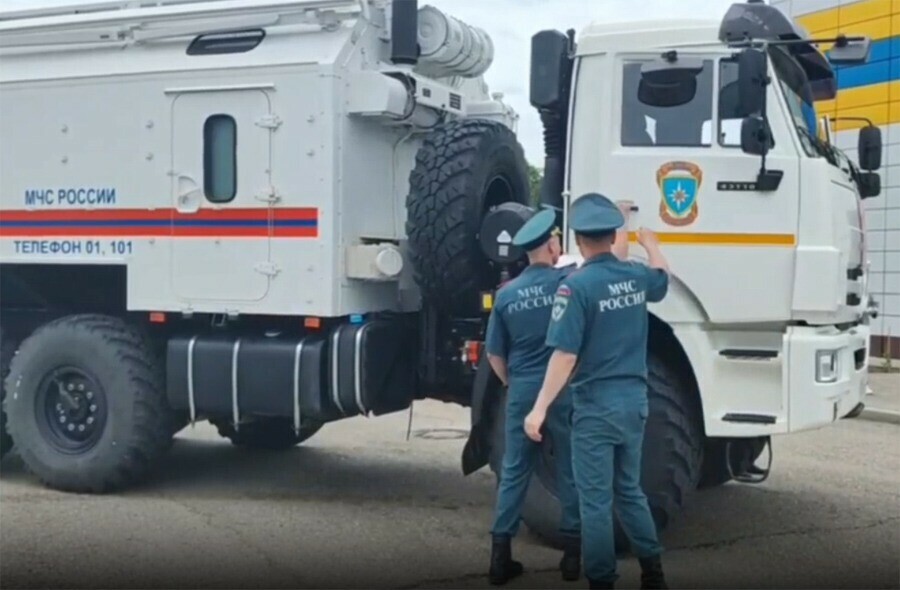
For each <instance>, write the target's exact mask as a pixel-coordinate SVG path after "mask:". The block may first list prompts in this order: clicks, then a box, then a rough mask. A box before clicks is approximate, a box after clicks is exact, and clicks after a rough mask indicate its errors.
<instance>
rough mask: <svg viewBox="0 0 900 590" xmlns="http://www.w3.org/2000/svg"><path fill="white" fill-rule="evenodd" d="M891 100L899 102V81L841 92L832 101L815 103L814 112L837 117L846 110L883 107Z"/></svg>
mask: <svg viewBox="0 0 900 590" xmlns="http://www.w3.org/2000/svg"><path fill="white" fill-rule="evenodd" d="M891 98H893V99H894V100H900V80H895V81H893V82H891V83H885V84H875V85H873V86H861V87H859V88H849V89H847V90H841V91H840V92H839V93H838V95H837V98H835V99H834V100H823V101H820V102H817V103H816V112H818V113H819V114H820V115H826V114H828V115H831V116H833V117H834V116H837V115H842V114H844V111H846V110H848V109H857V108H861V107H867V106H872V105H883V104H886V103H888V102H890V100H891Z"/></svg>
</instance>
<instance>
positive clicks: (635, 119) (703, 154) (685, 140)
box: [576, 55, 800, 322]
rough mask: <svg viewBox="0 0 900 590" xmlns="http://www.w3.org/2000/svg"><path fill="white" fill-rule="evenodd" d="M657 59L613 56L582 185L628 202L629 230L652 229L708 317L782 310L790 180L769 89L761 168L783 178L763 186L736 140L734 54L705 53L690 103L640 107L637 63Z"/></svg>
mask: <svg viewBox="0 0 900 590" xmlns="http://www.w3.org/2000/svg"><path fill="white" fill-rule="evenodd" d="M655 57H656V56H638V55H635V56H633V57H629V56H618V59H616V60H615V61H614V62H613V63H612V64H611V65H613V67H614V69H615V72H616V88H615V89H614V90H613V93H612V94H613V96H612V109H613V110H614V112H615V114H616V116H613V117H610V119H609V120H611V121H614V122H615V123H614V124H613V125H610V128H609V129H607V130H606V134H605V135H606V142H608V143H607V144H606V148H605V149H604V150H603V151H604V152H605V153H604V154H597V156H596V158H597V161H596V164H595V166H596V169H597V173H596V174H597V176H596V177H595V178H596V181H595V182H596V184H595V185H594V186H593V187H591V188H592V189H594V190H596V189H599V190H600V192H602V193H603V194H606V195H608V196H610V197H611V198H613V199H630V200H633V201H635V203H636V204H637V205H638V206H639V212H638V213H637V214H635V215H634V219H633V222H632V229H634V228H636V227H638V226H641V225H642V226H645V227H649V228H651V229H654V230H656V231H657V232H659V234H660V238H661V240H662V242H663V244H664V245H665V246H666V253H667V255H669V257H670V261H671V262H672V264H673V268H677V270H678V276H679V278H680V280H682V281H683V282H684V283H685V284H686V285H688V287H689V288H690V289H691V290H692V291H693V292H694V294H695V296H697V297H698V299H699V301H700V302H701V304H702V305H703V307H704V309H705V311H706V313H707V314H708V316H709V318H710V319H711V320H713V321H720V322H727V321H736V322H743V321H766V320H776V319H783V318H787V317H790V314H791V292H792V284H793V261H794V246H795V242H796V234H797V219H798V207H799V198H798V195H799V182H800V181H799V166H798V160H797V155H796V151H795V147H794V143H793V141H792V137H791V135H790V133H789V132H788V131H787V129H788V128H787V123H786V121H785V120H784V118H783V116H782V115H781V113H780V110H779V109H778V108H777V105H776V104H775V102H774V101H776V100H778V98H779V97H778V95H777V94H775V93H774V92H772V93H770V97H771V100H772V104H771V106H770V108H769V109H768V112H769V114H770V116H771V118H772V120H771V121H770V125H771V127H772V128H773V132H774V134H775V146H774V147H773V148H772V150H771V151H770V152H769V155H768V158H767V161H766V167H767V168H768V169H772V170H778V171H781V172H782V173H783V177H782V179H781V183H780V185H779V187H778V190H777V191H772V192H762V191H758V190H756V188H755V184H756V183H755V181H756V179H757V175H758V173H759V169H760V163H761V161H760V158H759V157H758V156H752V155H749V154H746V153H744V152H743V151H742V150H741V147H740V130H741V119H740V118H737V115H736V114H735V113H736V111H737V84H733V82H735V81H736V79H737V64H736V63H735V62H734V61H733V60H730V59H729V58H727V57H726V58H722V59H717V58H715V57H709V58H704V59H703V60H702V61H703V64H704V65H703V70H702V73H701V74H700V75H699V76H698V78H697V89H696V94H695V95H694V97H693V99H692V100H691V101H690V102H687V103H686V104H681V105H677V106H648V105H646V104H644V103H643V102H641V100H640V99H639V82H640V72H641V65H642V63H644V62H647V61H650V60H653V59H655ZM582 75H584V74H582ZM584 188H588V187H584ZM576 194H577V193H576ZM635 251H636V252H638V253H640V251H641V250H640V249H639V248H635ZM737 269H740V271H738V270H737ZM729 277H730V278H729ZM736 284H740V287H741V289H742V292H743V294H744V296H743V297H741V298H739V300H736V299H735V298H734V297H733V295H734V288H735V285H736Z"/></svg>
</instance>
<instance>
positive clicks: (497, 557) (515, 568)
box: [488, 535, 524, 586]
mask: <svg viewBox="0 0 900 590" xmlns="http://www.w3.org/2000/svg"><path fill="white" fill-rule="evenodd" d="M511 545H512V543H511V539H510V538H509V537H506V536H499V535H494V541H493V545H492V547H491V570H490V573H489V574H488V577H489V579H490V582H491V584H493V585H495V586H499V585H501V584H505V583H507V582H509V581H510V580H512V579H513V578H516V577H518V576H521V575H522V571H523V570H524V568H523V567H522V564H521V563H519V562H518V561H513V558H512V547H511Z"/></svg>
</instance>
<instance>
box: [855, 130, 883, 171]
mask: <svg viewBox="0 0 900 590" xmlns="http://www.w3.org/2000/svg"><path fill="white" fill-rule="evenodd" d="M882 145H883V143H882V140H881V129H879V128H878V127H876V126H874V125H867V126H865V127H863V128H862V129H860V130H859V142H858V143H857V148H858V149H857V151H858V152H859V167H860V168H862V169H863V170H878V169H879V168H881V149H882Z"/></svg>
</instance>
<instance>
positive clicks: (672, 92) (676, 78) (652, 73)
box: [638, 52, 703, 107]
mask: <svg viewBox="0 0 900 590" xmlns="http://www.w3.org/2000/svg"><path fill="white" fill-rule="evenodd" d="M702 71H703V62H702V61H699V60H686V59H679V58H678V57H677V54H675V52H669V53H667V54H666V55H665V56H664V59H662V60H659V61H654V62H649V63H645V64H643V65H642V66H641V81H640V83H639V84H638V100H639V101H641V102H642V103H644V104H646V105H649V106H652V107H677V106H681V105H683V104H687V103H689V102H691V101H692V100H694V97H695V96H696V95H697V76H699V75H700V73H701V72H702Z"/></svg>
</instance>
